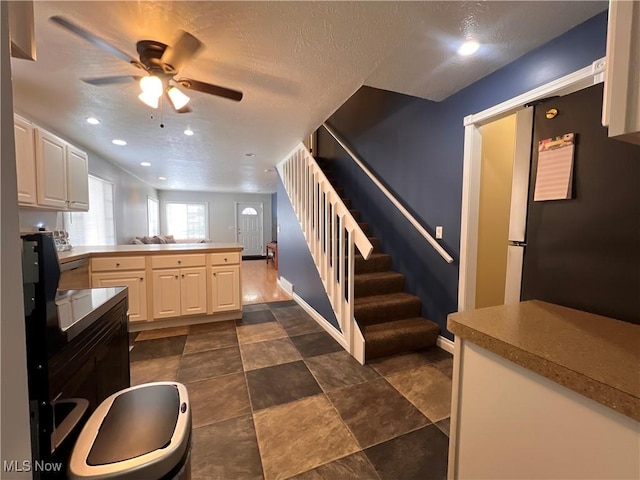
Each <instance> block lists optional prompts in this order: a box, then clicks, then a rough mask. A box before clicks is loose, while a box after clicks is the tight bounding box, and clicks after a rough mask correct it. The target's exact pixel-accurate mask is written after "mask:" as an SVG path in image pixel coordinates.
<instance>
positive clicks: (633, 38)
mask: <svg viewBox="0 0 640 480" xmlns="http://www.w3.org/2000/svg"><path fill="white" fill-rule="evenodd" d="M602 124H603V125H605V126H608V127H609V136H610V137H616V138H617V139H619V140H624V141H628V142H631V143H636V144H640V2H631V1H617V0H611V1H610V2H609V25H608V28H607V73H606V78H605V89H604V105H603V109H602Z"/></svg>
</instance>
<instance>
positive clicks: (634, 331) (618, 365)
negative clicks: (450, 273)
mask: <svg viewBox="0 0 640 480" xmlns="http://www.w3.org/2000/svg"><path fill="white" fill-rule="evenodd" d="M447 327H448V329H449V331H451V332H452V333H454V334H456V335H458V336H459V337H460V338H463V339H465V340H467V341H469V342H471V343H474V344H476V345H478V346H480V347H482V348H485V349H486V350H489V351H491V352H493V353H495V354H497V355H500V356H501V357H504V358H506V359H507V360H510V361H512V362H514V363H516V364H518V365H520V366H522V367H524V368H527V369H529V370H531V371H533V372H535V373H537V374H539V375H542V376H544V377H546V378H549V379H550V380H553V381H554V382H556V383H559V384H560V385H563V386H565V387H567V388H570V389H571V390H574V391H575V392H577V393H579V394H581V395H584V396H586V397H588V398H591V399H592V400H595V401H596V402H599V403H601V404H603V405H606V406H608V407H610V408H612V409H614V410H616V411H618V412H620V413H622V414H624V415H626V416H628V417H631V418H633V419H634V420H637V421H640V325H634V324H631V323H627V322H622V321H620V320H614V319H612V318H608V317H602V316H600V315H595V314H592V313H586V312H582V311H579V310H574V309H571V308H566V307H561V306H559V305H553V304H550V303H545V302H540V301H537V300H531V301H527V302H520V303H518V304H515V305H504V306H499V307H490V308H481V309H478V310H471V311H466V312H458V313H453V314H450V315H449V317H448V322H447Z"/></svg>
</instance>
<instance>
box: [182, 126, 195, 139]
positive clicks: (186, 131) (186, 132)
mask: <svg viewBox="0 0 640 480" xmlns="http://www.w3.org/2000/svg"><path fill="white" fill-rule="evenodd" d="M184 134H185V135H187V136H189V137H190V136H191V135H193V130H191V128H190V127H187V129H186V130H185V131H184Z"/></svg>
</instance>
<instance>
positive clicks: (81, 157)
mask: <svg viewBox="0 0 640 480" xmlns="http://www.w3.org/2000/svg"><path fill="white" fill-rule="evenodd" d="M67 202H69V209H70V210H84V211H87V210H89V159H88V157H87V154H86V153H85V152H83V151H82V150H79V149H77V148H76V147H74V146H72V145H67Z"/></svg>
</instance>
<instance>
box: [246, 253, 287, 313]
mask: <svg viewBox="0 0 640 480" xmlns="http://www.w3.org/2000/svg"><path fill="white" fill-rule="evenodd" d="M285 300H291V295H289V294H288V293H287V292H285V291H284V290H283V289H282V288H280V287H279V286H278V270H277V269H276V267H275V266H274V264H273V262H270V263H268V264H267V262H266V261H265V260H264V259H262V260H243V261H242V304H243V305H252V304H256V303H268V302H281V301H285Z"/></svg>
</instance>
